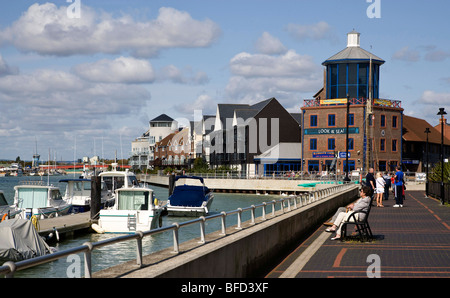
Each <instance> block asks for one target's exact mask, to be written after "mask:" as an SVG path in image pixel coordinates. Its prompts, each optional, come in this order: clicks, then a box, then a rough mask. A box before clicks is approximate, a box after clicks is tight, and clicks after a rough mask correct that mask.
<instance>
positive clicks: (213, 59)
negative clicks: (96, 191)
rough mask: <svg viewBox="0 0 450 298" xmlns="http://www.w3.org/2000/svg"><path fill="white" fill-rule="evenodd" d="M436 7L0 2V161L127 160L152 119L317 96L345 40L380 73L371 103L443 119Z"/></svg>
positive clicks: (347, 0) (442, 9)
mask: <svg viewBox="0 0 450 298" xmlns="http://www.w3.org/2000/svg"><path fill="white" fill-rule="evenodd" d="M449 11H450V2H449V1H445V0H434V1H424V0H414V1H411V0H395V1H394V0H339V1H336V0H316V1H310V0H295V1H294V0H276V1H275V0H239V1H237V0H227V1H224V0H178V1H177V0H173V1H172V0H164V1H159V0H152V1H148V0H147V1H144V0H134V1H124V0H122V1H119V0H107V1H106V0H103V1H101V0H100V1H99V0H96V1H93V0H67V1H66V0H53V1H28V0H26V1H25V0H23V1H1V3H0V159H16V157H18V156H20V158H21V159H22V160H31V159H32V155H33V154H34V153H35V151H36V148H37V151H38V153H39V154H40V155H41V160H48V156H49V155H50V157H51V159H52V160H53V159H56V160H58V161H59V160H73V159H74V157H76V158H81V157H83V156H94V155H99V156H100V157H102V158H107V159H112V158H114V157H115V156H116V155H117V157H118V158H128V157H129V153H130V151H131V142H132V141H133V140H134V139H135V138H137V137H139V136H141V135H142V134H143V133H144V132H145V131H146V130H147V129H148V122H149V121H150V120H151V119H153V118H156V117H157V116H159V115H160V114H163V113H165V114H167V115H169V116H170V117H172V118H174V119H176V120H179V122H183V121H186V120H193V117H194V116H193V115H194V110H201V111H202V113H203V114H204V115H210V114H215V112H216V107H217V104H218V103H248V104H253V103H256V102H259V101H262V100H265V99H268V98H271V97H275V98H277V100H278V101H279V102H280V103H281V104H282V105H283V106H284V107H285V108H286V109H287V110H288V111H289V112H297V113H299V112H300V109H301V107H302V106H303V100H305V99H311V98H312V97H313V95H314V94H315V93H316V92H317V91H318V90H320V88H321V87H322V86H323V71H324V67H323V66H322V62H323V61H325V60H326V59H328V58H329V57H331V56H332V55H334V54H336V53H337V52H339V51H341V50H343V49H344V48H345V47H346V45H347V33H348V32H350V31H352V30H356V31H358V32H360V33H361V47H362V48H364V49H366V50H368V51H369V52H372V53H373V54H375V55H377V56H379V57H381V58H382V59H384V60H385V61H386V62H385V64H384V65H382V67H381V71H380V98H384V99H393V100H401V101H402V107H403V108H404V114H405V115H410V116H414V117H418V118H422V119H425V120H426V121H428V123H430V125H432V126H435V125H437V124H438V121H439V116H437V115H436V114H437V112H438V111H439V108H441V107H444V108H445V109H446V111H447V112H448V113H450V71H449V69H450V38H449V37H450V19H449V18H448V12H449Z"/></svg>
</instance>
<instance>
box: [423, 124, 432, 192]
mask: <svg viewBox="0 0 450 298" xmlns="http://www.w3.org/2000/svg"><path fill="white" fill-rule="evenodd" d="M424 132H425V133H426V134H427V147H426V151H427V153H426V156H427V158H426V166H427V167H426V174H425V175H426V176H425V177H426V179H427V180H426V181H425V196H427V197H428V134H429V133H430V132H431V130H430V128H429V127H427V128H425V131H424Z"/></svg>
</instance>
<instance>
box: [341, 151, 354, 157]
mask: <svg viewBox="0 0 450 298" xmlns="http://www.w3.org/2000/svg"><path fill="white" fill-rule="evenodd" d="M351 156H352V153H351V152H349V153H348V158H350V157H351ZM339 158H345V152H339Z"/></svg>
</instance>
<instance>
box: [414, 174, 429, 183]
mask: <svg viewBox="0 0 450 298" xmlns="http://www.w3.org/2000/svg"><path fill="white" fill-rule="evenodd" d="M416 181H417V182H425V181H427V174H426V173H416Z"/></svg>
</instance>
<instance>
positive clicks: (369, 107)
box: [366, 56, 374, 172]
mask: <svg viewBox="0 0 450 298" xmlns="http://www.w3.org/2000/svg"><path fill="white" fill-rule="evenodd" d="M372 115H373V106H372V56H370V63H369V98H368V99H367V101H366V140H367V144H366V171H367V172H368V171H369V168H370V164H371V162H372V148H373V147H374V146H373V144H372V141H371V140H372V138H371V135H372V134H371V133H370V132H371V129H370V126H369V123H370V120H371V117H372ZM369 145H370V146H369Z"/></svg>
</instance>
